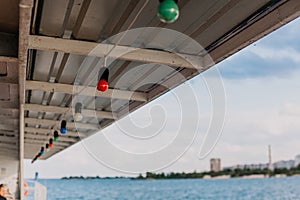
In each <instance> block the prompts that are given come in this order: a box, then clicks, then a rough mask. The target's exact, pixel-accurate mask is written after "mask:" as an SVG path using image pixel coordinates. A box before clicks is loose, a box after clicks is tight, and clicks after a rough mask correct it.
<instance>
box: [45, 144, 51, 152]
mask: <svg viewBox="0 0 300 200" xmlns="http://www.w3.org/2000/svg"><path fill="white" fill-rule="evenodd" d="M49 150H50V149H49V144H48V143H47V144H46V152H48V151H49Z"/></svg>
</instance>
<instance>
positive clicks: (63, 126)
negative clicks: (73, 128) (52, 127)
mask: <svg viewBox="0 0 300 200" xmlns="http://www.w3.org/2000/svg"><path fill="white" fill-rule="evenodd" d="M60 132H61V134H66V133H67V121H66V120H62V121H61V124H60Z"/></svg>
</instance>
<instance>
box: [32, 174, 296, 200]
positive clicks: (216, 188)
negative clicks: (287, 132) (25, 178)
mask: <svg viewBox="0 0 300 200" xmlns="http://www.w3.org/2000/svg"><path fill="white" fill-rule="evenodd" d="M39 182H40V183H41V184H43V185H45V186H46V187H47V199H48V200H77V199H78V200H79V199H82V200H83V199H84V200H85V199H86V200H96V199H120V200H121V199H122V200H125V199H134V200H135V199H138V200H148V199H151V200H152V199H153V200H159V199H160V200H165V199H166V200H169V199H170V200H176V199H191V200H194V199H195V200H196V199H197V200H198V199H211V200H212V199H217V200H221V199H230V200H235V199H251V200H260V199H263V200H276V199H278V200H285V199H286V200H288V199H289V200H292V199H293V200H300V177H287V178H261V179H242V178H233V179H219V180H218V179H205V180H204V179H169V180H130V179H100V180H60V179H42V180H39ZM26 199H33V198H32V195H30V194H29V195H28V198H26Z"/></svg>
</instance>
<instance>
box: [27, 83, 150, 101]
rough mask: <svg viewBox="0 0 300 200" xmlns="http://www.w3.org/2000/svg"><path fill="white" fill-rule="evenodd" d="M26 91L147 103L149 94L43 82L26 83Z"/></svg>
mask: <svg viewBox="0 0 300 200" xmlns="http://www.w3.org/2000/svg"><path fill="white" fill-rule="evenodd" d="M26 90H37V91H45V92H57V93H64V94H72V95H82V96H97V97H103V98H113V99H126V100H134V101H147V94H146V93H143V92H134V91H125V90H117V89H108V90H106V91H105V92H98V91H97V90H96V88H95V87H90V86H75V85H69V84H61V83H49V82H42V81H26Z"/></svg>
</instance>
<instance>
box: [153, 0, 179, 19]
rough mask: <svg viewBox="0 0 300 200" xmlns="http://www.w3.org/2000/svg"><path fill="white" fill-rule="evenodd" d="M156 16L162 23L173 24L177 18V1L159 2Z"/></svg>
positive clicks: (163, 0) (161, 0)
mask: <svg viewBox="0 0 300 200" xmlns="http://www.w3.org/2000/svg"><path fill="white" fill-rule="evenodd" d="M159 2H160V4H159V6H158V8H157V15H158V17H159V19H160V21H162V22H164V23H173V22H175V21H176V20H177V19H178V17H179V8H178V5H177V2H178V0H159Z"/></svg>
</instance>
